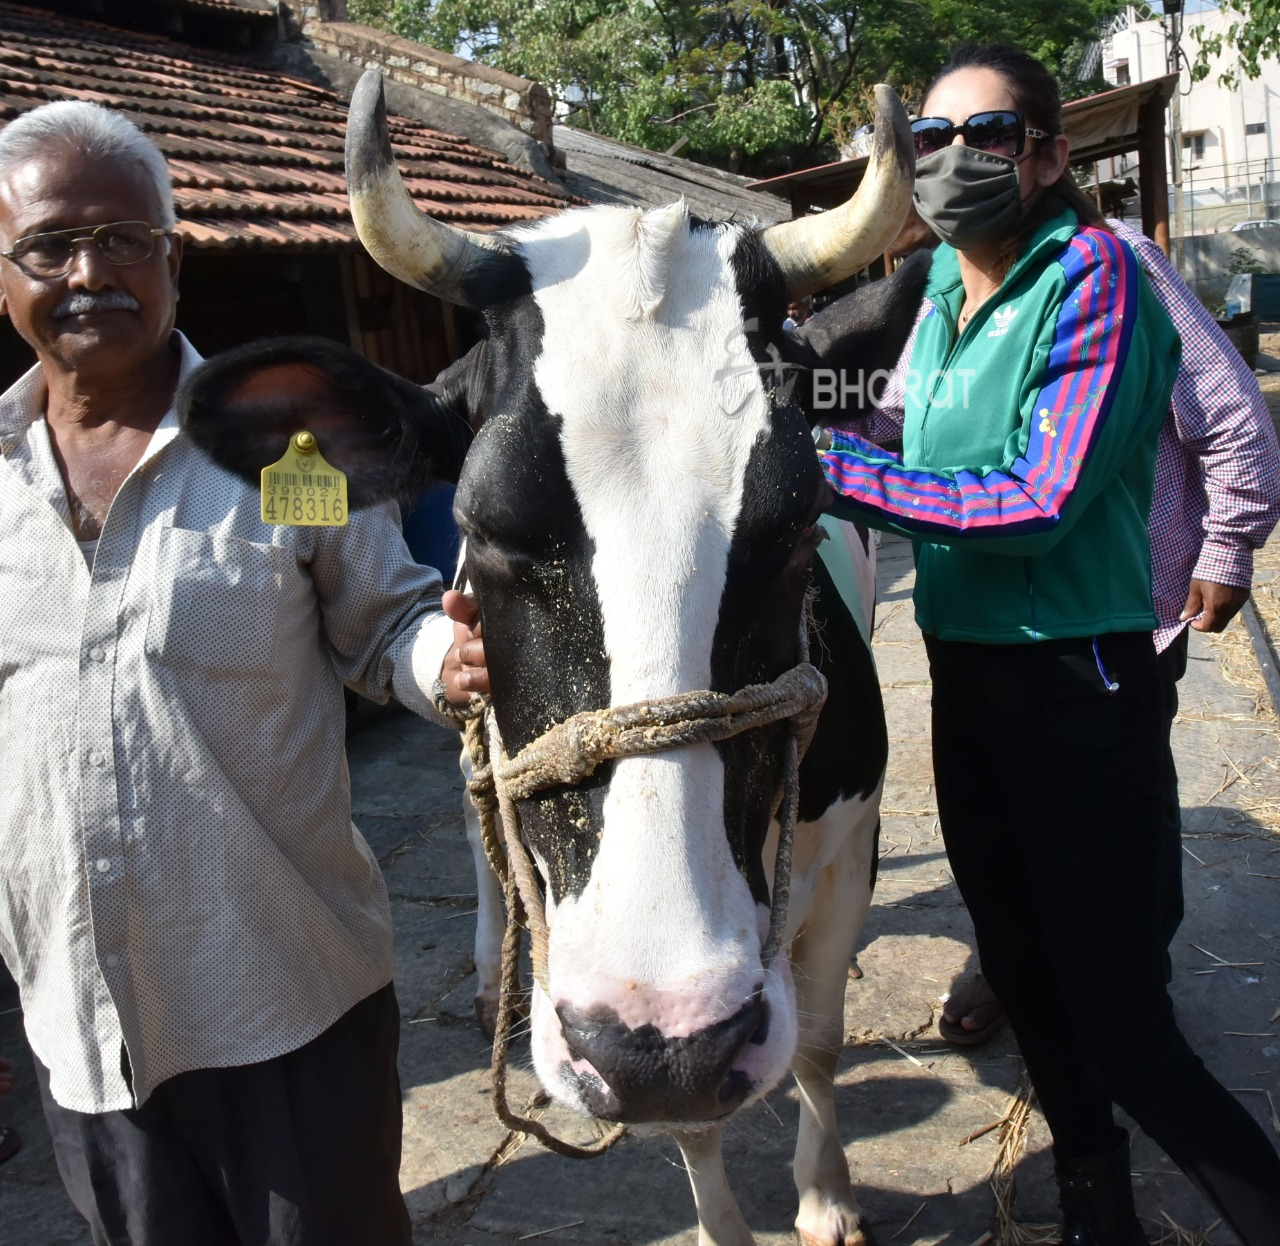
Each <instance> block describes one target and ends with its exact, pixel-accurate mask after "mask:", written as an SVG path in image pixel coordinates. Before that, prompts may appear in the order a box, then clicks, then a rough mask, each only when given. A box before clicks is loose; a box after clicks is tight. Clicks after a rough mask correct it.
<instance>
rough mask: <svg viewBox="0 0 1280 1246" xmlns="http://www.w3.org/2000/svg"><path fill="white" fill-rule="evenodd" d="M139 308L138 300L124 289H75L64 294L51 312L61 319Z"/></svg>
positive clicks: (55, 317)
mask: <svg viewBox="0 0 1280 1246" xmlns="http://www.w3.org/2000/svg"><path fill="white" fill-rule="evenodd" d="M138 310H139V303H138V300H137V299H135V298H134V297H133V295H131V294H126V293H125V292H124V291H123V290H95V291H87V290H73V291H70V292H69V293H67V294H64V295H63V296H62V298H60V299H59V300H58V305H57V306H56V307H55V308H54V309H53V311H52V312H50V313H49V314H50V315H51V316H52V317H53V318H54V319H55V320H60V319H62V318H64V317H66V316H87V315H90V314H91V313H93V312H109V311H138Z"/></svg>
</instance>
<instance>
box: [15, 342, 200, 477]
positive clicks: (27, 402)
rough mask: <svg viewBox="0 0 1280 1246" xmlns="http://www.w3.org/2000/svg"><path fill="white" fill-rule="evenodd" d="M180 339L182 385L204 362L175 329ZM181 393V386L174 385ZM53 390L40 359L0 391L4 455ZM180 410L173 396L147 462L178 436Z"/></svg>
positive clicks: (36, 417) (40, 415)
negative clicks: (174, 404)
mask: <svg viewBox="0 0 1280 1246" xmlns="http://www.w3.org/2000/svg"><path fill="white" fill-rule="evenodd" d="M174 336H175V337H176V338H177V340H178V357H179V361H178V385H179V386H180V385H181V384H182V382H183V381H185V380H186V379H187V377H188V376H189V375H190V374H191V373H192V372H193V371H194V370H195V369H196V368H197V367H198V366H199V365H200V364H201V363H202V362H203V360H202V358H201V356H200V353H199V352H198V351H197V350H196V348H195V347H194V346H192V345H191V343H190V342H189V341H188V340H187V337H186V334H184V333H180V332H178V331H177V330H176V329H175V330H174ZM174 393H175V394H176V393H177V387H176V386H175V388H174ZM48 397H49V390H48V387H47V386H46V385H45V382H44V371H43V369H42V368H41V366H40V365H39V364H38V363H37V364H35V365H34V366H33V367H31V368H29V369H28V370H27V371H26V372H24V373H23V374H22V376H21V377H19V378H18V380H17V381H15V382H14V383H13V384H12V385H11V386H10V387H9V388H8V390H6V391H5V393H4V394H0V455H4V454H7V453H8V451H9V447H10V446H11V445H12V443H13V441H14V439H16V438H17V437H19V436H21V435H22V434H23V433H24V432H26V430H27V429H28V428H30V427H31V425H32V424H34V423H35V422H36V420H39V419H42V418H43V417H44V409H45V404H46V403H47V401H48ZM178 431H179V427H178V413H177V411H176V410H175V408H174V406H173V402H172V399H171V400H170V404H169V409H168V410H167V411H166V412H165V413H164V418H163V419H161V421H160V423H159V424H158V425H157V426H156V431H155V432H154V433H153V434H152V436H151V441H150V443H149V445H148V446H147V450H146V453H145V454H144V455H143V456H142V457H143V461H144V462H145V461H146V460H147V459H149V458H150V457H151V456H152V455H153V454H155V453H156V452H157V451H159V450H160V449H162V448H163V447H164V446H166V445H168V444H169V442H170V441H172V440H173V439H174V437H176V436H177V434H178Z"/></svg>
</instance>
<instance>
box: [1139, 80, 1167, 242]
mask: <svg viewBox="0 0 1280 1246" xmlns="http://www.w3.org/2000/svg"><path fill="white" fill-rule="evenodd" d="M1175 89H1176V87H1175ZM1164 107H1165V106H1164V101H1163V100H1162V99H1160V98H1159V97H1158V96H1156V97H1153V98H1152V99H1149V100H1147V102H1146V103H1145V104H1143V105H1142V107H1141V108H1139V109H1138V133H1139V136H1140V137H1139V142H1138V195H1139V197H1140V199H1141V201H1142V232H1143V233H1144V234H1146V235H1147V237H1148V238H1153V239H1155V241H1156V244H1157V245H1158V246H1159V247H1160V249H1161V250H1162V251H1163V252H1164V253H1165V254H1166V255H1168V254H1169V169H1168V164H1167V163H1166V161H1165V155H1164V143H1165V131H1164Z"/></svg>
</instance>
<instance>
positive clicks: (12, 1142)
mask: <svg viewBox="0 0 1280 1246" xmlns="http://www.w3.org/2000/svg"><path fill="white" fill-rule="evenodd" d="M21 1150H22V1136H21V1135H20V1134H19V1133H18V1131H17V1130H16V1129H14V1127H13V1126H12V1125H0V1164H3V1163H4V1162H5V1161H6V1160H11V1159H12V1158H13V1157H14V1156H15V1155H17V1153H18V1152H19V1151H21Z"/></svg>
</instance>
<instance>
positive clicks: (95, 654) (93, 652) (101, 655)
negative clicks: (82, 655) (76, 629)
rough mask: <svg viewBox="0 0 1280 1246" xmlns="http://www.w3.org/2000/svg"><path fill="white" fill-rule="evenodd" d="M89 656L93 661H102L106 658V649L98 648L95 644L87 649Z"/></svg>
mask: <svg viewBox="0 0 1280 1246" xmlns="http://www.w3.org/2000/svg"><path fill="white" fill-rule="evenodd" d="M89 656H90V657H91V658H92V659H93V660H94V661H95V662H102V661H105V660H106V656H107V651H106V650H105V649H99V648H98V647H97V645H95V646H94V647H93V648H92V649H90V650H89Z"/></svg>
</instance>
